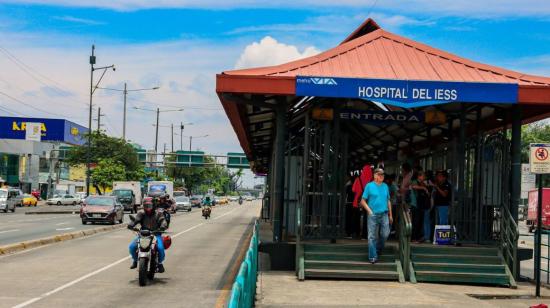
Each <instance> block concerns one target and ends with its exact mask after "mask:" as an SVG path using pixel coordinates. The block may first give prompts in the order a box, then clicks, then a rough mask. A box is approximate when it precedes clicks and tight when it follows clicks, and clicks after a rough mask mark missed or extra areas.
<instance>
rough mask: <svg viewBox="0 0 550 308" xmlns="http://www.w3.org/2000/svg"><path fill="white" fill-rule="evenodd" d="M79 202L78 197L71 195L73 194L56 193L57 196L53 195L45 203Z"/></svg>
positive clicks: (64, 203) (63, 203)
mask: <svg viewBox="0 0 550 308" xmlns="http://www.w3.org/2000/svg"><path fill="white" fill-rule="evenodd" d="M80 203H81V200H80V197H78V196H73V195H63V196H61V195H57V196H53V198H50V199H48V200H47V201H46V204H49V205H52V204H56V205H70V204H72V205H77V204H80Z"/></svg>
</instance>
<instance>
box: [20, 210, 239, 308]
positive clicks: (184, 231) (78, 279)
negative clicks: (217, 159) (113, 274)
mask: <svg viewBox="0 0 550 308" xmlns="http://www.w3.org/2000/svg"><path fill="white" fill-rule="evenodd" d="M237 209H239V208H235V209H233V210H231V211H229V212H227V213H225V214H223V215H220V216H218V217H216V218H213V219H212V220H217V219H220V218H222V217H224V216H226V215H229V214H231V213H232V212H234V211H235V210H237ZM204 224H205V222H201V223H200V224H198V225H195V226H193V227H191V228H188V229H185V230H183V231H181V232H179V233H177V234H175V235H174V236H173V238H176V237H178V236H180V235H182V234H185V233H187V232H189V231H191V230H193V229H196V228H198V227H200V226H202V225H204ZM130 258H131V256H127V257H124V258H122V259H120V260H118V261H115V262H113V263H111V264H109V265H106V266H104V267H102V268H100V269H98V270H95V271H93V272H91V273H88V274H86V275H84V276H82V277H80V278H77V279H75V280H73V281H71V282H68V283H66V284H64V285H62V286H60V287H58V288H56V289H54V290H52V291H49V292H46V293H44V294H42V295H40V296H38V297H34V298H31V299H30V300H28V301H26V302H23V303H21V304H19V305H16V306H13V308H22V307H27V306H29V305H31V304H33V303H36V302H37V301H39V300H41V299H44V298H46V297H48V296H50V295H53V294H55V293H57V292H60V291H63V290H65V289H66V288H68V287H71V286H73V285H75V284H77V283H79V282H81V281H83V280H86V279H88V278H90V277H92V276H95V275H97V274H99V273H101V272H103V271H106V270H108V269H110V268H111V267H113V266H116V265H118V264H120V263H122V262H124V261H127V260H129V259H130Z"/></svg>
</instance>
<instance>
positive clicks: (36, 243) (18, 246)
mask: <svg viewBox="0 0 550 308" xmlns="http://www.w3.org/2000/svg"><path fill="white" fill-rule="evenodd" d="M126 226H127V224H119V225H112V226H104V227H98V228H94V229H88V230H81V231H76V232H71V233H63V234H58V235H54V236H50V237H46V238H41V239H36V240H30V241H25V242H20V243H15V244H9V245H4V246H0V255H7V254H11V253H15V252H18V251H22V250H25V249H31V248H36V247H40V246H45V245H50V244H53V243H59V242H65V241H69V240H72V239H76V238H82V237H86V236H90V235H94V234H97V233H101V232H107V231H112V230H117V229H122V228H126Z"/></svg>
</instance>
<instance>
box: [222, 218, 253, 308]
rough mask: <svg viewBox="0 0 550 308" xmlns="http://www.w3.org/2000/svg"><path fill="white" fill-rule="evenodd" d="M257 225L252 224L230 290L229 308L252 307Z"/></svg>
mask: <svg viewBox="0 0 550 308" xmlns="http://www.w3.org/2000/svg"><path fill="white" fill-rule="evenodd" d="M259 236H260V235H259V223H258V221H256V222H255V223H254V231H253V233H252V239H251V240H250V245H249V247H248V251H247V252H246V256H245V258H244V260H243V262H242V263H241V267H240V268H239V273H238V274H237V277H236V278H235V282H234V283H233V288H232V289H231V297H230V299H229V305H228V307H229V308H248V307H252V306H254V298H255V296H256V280H257V274H258V244H259V242H260V239H259Z"/></svg>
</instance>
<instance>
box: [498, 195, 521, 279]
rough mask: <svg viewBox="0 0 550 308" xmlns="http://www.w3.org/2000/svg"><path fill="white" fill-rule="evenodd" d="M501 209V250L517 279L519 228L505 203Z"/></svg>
mask: <svg viewBox="0 0 550 308" xmlns="http://www.w3.org/2000/svg"><path fill="white" fill-rule="evenodd" d="M501 209H502V211H501V212H502V217H501V229H500V234H501V237H500V250H501V252H502V256H503V257H504V260H505V261H506V264H507V265H508V267H509V268H511V269H512V275H513V277H514V279H516V278H517V277H518V276H517V274H518V268H517V253H518V239H519V229H518V225H517V223H516V222H515V220H514V218H513V217H512V213H511V212H510V210H509V209H508V208H507V207H506V206H504V205H503V206H501Z"/></svg>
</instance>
